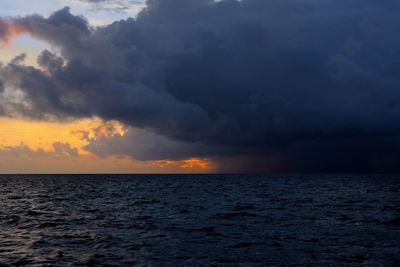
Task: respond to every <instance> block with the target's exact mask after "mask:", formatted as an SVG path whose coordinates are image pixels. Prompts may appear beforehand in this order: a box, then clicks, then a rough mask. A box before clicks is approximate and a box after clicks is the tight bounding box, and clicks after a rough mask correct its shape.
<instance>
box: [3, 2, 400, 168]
mask: <svg viewBox="0 0 400 267" xmlns="http://www.w3.org/2000/svg"><path fill="white" fill-rule="evenodd" d="M92 2H100V1H92ZM399 10H400V2H399V1H396V0H385V1H375V0H343V1H337V0H243V1H240V2H238V1H235V0H231V1H229V0H225V1H220V2H214V1H211V0H149V1H148V2H147V7H146V8H145V9H144V10H143V11H142V12H141V13H140V14H139V15H138V17H137V19H129V20H124V21H118V22H115V23H113V24H111V25H109V26H107V27H101V28H92V27H90V25H88V23H87V21H86V20H85V18H83V17H81V16H75V15H72V14H71V13H70V12H69V9H68V8H65V9H62V10H59V11H57V12H55V13H54V14H53V15H52V16H51V17H49V18H44V17H42V16H40V15H34V16H28V17H20V18H14V19H0V40H1V41H2V42H3V43H7V42H9V41H10V39H11V38H13V37H14V36H15V35H17V34H20V33H23V32H24V33H29V34H31V35H32V36H34V37H36V38H39V39H41V40H45V41H47V42H49V43H50V44H51V45H53V46H54V47H55V49H56V50H57V51H59V55H56V54H53V53H52V52H49V51H44V52H43V53H42V54H41V56H40V57H39V59H38V63H39V64H40V68H33V67H28V66H25V65H24V64H23V56H21V57H19V58H16V59H15V60H14V61H13V62H11V63H10V64H7V65H3V66H1V68H0V80H1V83H0V114H1V115H6V116H16V115H23V116H28V117H34V118H39V119H49V118H54V117H58V118H66V117H90V116H99V117H101V118H104V119H106V120H111V119H113V120H119V121H121V122H123V123H125V124H127V125H129V126H131V127H135V128H142V130H140V131H139V133H142V134H138V132H136V133H134V134H133V133H132V134H126V135H125V136H114V137H109V138H102V139H99V140H92V141H91V143H90V144H89V145H88V147H87V149H88V150H89V151H92V152H94V153H97V154H101V155H103V156H104V155H111V154H130V155H132V156H133V157H135V158H136V159H141V160H151V159H161V158H163V159H173V158H182V157H188V156H201V157H212V158H215V159H217V162H218V160H219V162H220V166H219V167H220V170H224V171H231V170H234V171H240V170H249V169H251V170H273V171H315V172H318V171H339V172H342V171H343V172H347V171H358V172H364V171H365V172H370V171H399V170H400V167H397V165H399V164H396V163H398V160H400V138H399V135H400V35H399V34H398V32H399V29H400V17H399V15H398V14H399V12H398V11H399ZM132 131H133V130H132ZM132 131H131V132H132ZM143 133H145V134H143ZM145 143H146V144H152V143H155V144H158V143H159V144H160V145H148V146H146V145H144V144H145ZM143 146H144V147H145V148H143ZM227 157H228V158H227ZM227 159H231V160H232V161H229V160H227ZM229 162H231V163H229ZM232 162H233V163H232ZM238 162H240V163H238ZM233 166H236V167H237V166H240V168H239V169H238V168H233Z"/></svg>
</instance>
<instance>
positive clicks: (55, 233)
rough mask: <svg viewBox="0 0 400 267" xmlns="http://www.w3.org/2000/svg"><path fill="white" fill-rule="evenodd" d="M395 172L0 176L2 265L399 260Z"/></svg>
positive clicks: (339, 263)
mask: <svg viewBox="0 0 400 267" xmlns="http://www.w3.org/2000/svg"><path fill="white" fill-rule="evenodd" d="M399 192H400V180H399V179H398V177H384V176H381V177H374V176H370V177H362V176H352V177H350V176H348V175H347V176H340V175H338V176H322V175H319V176H302V177H301V176H263V175H202V176H201V175H192V176H188V175H186V176H179V175H163V176H151V175H132V176H128V175H119V176H118V175H115V176H110V175H97V176H68V175H58V176H51V175H49V176H29V175H26V176H24V175H22V176H21V175H20V176H6V175H5V176H0V203H1V205H0V267H1V266H149V265H151V266H266V265H267V266H268V265H273V266H304V265H310V264H311V265H315V266H320V265H327V266H360V265H366V266H396V264H397V263H398V262H400V258H399V256H398V255H400V245H399V244H400V209H399V205H398V203H400V194H399Z"/></svg>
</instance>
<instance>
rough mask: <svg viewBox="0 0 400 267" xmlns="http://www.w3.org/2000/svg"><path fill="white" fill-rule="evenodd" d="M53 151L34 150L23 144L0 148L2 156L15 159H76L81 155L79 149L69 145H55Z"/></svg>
mask: <svg viewBox="0 0 400 267" xmlns="http://www.w3.org/2000/svg"><path fill="white" fill-rule="evenodd" d="M52 146H53V150H51V151H45V150H43V149H41V148H39V149H37V150H34V149H32V148H30V147H29V146H27V145H25V144H23V143H21V144H20V145H18V146H0V156H15V157H53V158H57V157H76V156H78V155H79V153H78V149H77V148H73V147H71V145H70V144H69V143H61V142H56V143H53V145H52Z"/></svg>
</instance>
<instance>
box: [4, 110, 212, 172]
mask: <svg viewBox="0 0 400 267" xmlns="http://www.w3.org/2000/svg"><path fill="white" fill-rule="evenodd" d="M110 123H111V124H113V130H112V131H115V133H118V134H122V133H123V129H122V127H123V126H122V125H121V124H119V123H118V122H104V121H102V120H101V119H99V118H91V119H82V120H76V121H71V122H42V121H33V120H22V119H11V118H5V117H0V173H193V172H206V173H208V172H212V171H213V170H214V167H213V163H212V162H211V161H210V160H209V159H198V158H188V159H183V160H176V161H174V160H158V161H146V162H141V161H135V160H134V159H132V158H131V157H129V156H123V155H120V156H110V157H106V158H104V157H99V156H96V155H93V154H91V153H89V152H87V151H86V150H84V149H82V147H83V146H85V145H86V144H87V142H88V141H87V140H85V139H84V138H82V136H81V135H80V134H79V133H81V132H87V133H89V135H90V137H91V138H96V137H99V136H102V135H107V134H109V133H108V132H107V131H109V127H107V126H108V125H109V124H110ZM57 142H59V143H68V144H69V145H70V146H71V147H72V148H76V149H77V150H78V152H79V155H77V156H70V155H54V154H52V153H51V152H52V151H53V150H54V148H53V144H54V143H57ZM21 144H24V146H27V147H29V148H30V149H32V150H33V151H37V150H39V149H43V150H44V151H45V152H48V153H47V154H40V153H38V154H33V155H32V154H27V155H24V154H18V155H16V154H13V153H8V154H7V153H1V152H2V150H4V148H5V147H9V148H18V147H20V146H21Z"/></svg>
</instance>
